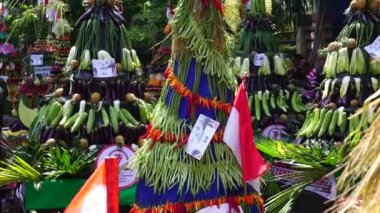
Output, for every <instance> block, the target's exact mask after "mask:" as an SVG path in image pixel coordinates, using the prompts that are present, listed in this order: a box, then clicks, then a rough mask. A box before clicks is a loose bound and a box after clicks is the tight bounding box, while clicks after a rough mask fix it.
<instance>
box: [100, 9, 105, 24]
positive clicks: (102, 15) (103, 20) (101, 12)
mask: <svg viewBox="0 0 380 213" xmlns="http://www.w3.org/2000/svg"><path fill="white" fill-rule="evenodd" d="M99 20H100V23H104V22H105V7H104V6H102V7H100V9H99Z"/></svg>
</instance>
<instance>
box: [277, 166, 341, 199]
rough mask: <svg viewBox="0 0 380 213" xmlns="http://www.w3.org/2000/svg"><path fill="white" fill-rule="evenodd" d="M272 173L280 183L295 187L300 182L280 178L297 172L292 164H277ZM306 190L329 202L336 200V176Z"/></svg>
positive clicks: (321, 180) (318, 182)
mask: <svg viewBox="0 0 380 213" xmlns="http://www.w3.org/2000/svg"><path fill="white" fill-rule="evenodd" d="M271 171H272V173H273V175H274V176H275V177H278V178H279V182H280V183H283V184H286V185H293V184H295V183H298V182H299V180H298V179H297V178H287V179H285V178H280V177H281V176H284V175H289V174H292V173H295V172H297V170H295V169H292V168H291V164H289V163H284V162H281V163H280V162H276V163H274V164H273V165H272V169H271ZM306 190H308V191H310V192H314V193H316V194H318V195H320V196H322V197H324V198H326V199H328V200H334V199H335V198H336V194H337V191H336V182H335V178H334V176H329V177H323V178H321V179H320V180H317V181H316V182H314V183H312V184H310V185H309V186H308V187H306Z"/></svg>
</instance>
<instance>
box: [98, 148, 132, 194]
mask: <svg viewBox="0 0 380 213" xmlns="http://www.w3.org/2000/svg"><path fill="white" fill-rule="evenodd" d="M134 155H135V153H134V152H133V150H132V149H130V148H129V147H127V146H123V147H119V146H117V145H112V146H108V147H106V148H104V149H103V150H101V151H100V153H99V155H98V157H97V161H96V166H99V165H100V164H101V163H102V162H103V160H104V159H106V158H107V157H117V158H118V161H119V188H120V189H127V188H130V187H131V186H133V185H134V184H135V183H136V182H137V179H136V171H135V170H130V169H129V168H128V163H129V159H131V158H132V157H133V156H134Z"/></svg>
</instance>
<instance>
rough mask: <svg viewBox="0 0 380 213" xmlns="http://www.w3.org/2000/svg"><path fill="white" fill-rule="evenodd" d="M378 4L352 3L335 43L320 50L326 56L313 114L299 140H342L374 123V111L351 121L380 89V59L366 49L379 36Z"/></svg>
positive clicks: (308, 117)
mask: <svg viewBox="0 0 380 213" xmlns="http://www.w3.org/2000/svg"><path fill="white" fill-rule="evenodd" d="M378 4H379V1H376V0H371V1H368V2H367V1H356V0H354V1H352V2H351V4H350V7H349V9H348V10H347V20H346V25H345V26H344V28H343V29H342V31H341V33H340V34H339V36H338V38H337V39H336V41H334V42H331V43H330V44H329V45H328V46H327V47H326V48H324V49H322V50H321V54H322V55H325V56H326V61H325V65H324V67H323V74H324V75H325V77H326V78H325V79H324V80H323V81H322V83H321V85H320V90H319V91H318V93H317V96H316V98H317V99H316V102H317V103H316V105H315V109H313V111H311V112H308V115H307V116H306V121H305V123H304V125H303V127H302V128H301V130H300V131H299V133H298V135H299V136H300V137H301V138H302V139H301V140H300V141H309V139H314V138H317V139H323V140H326V141H327V142H328V141H330V143H331V141H343V140H344V139H345V138H346V137H347V135H349V134H350V133H352V132H353V131H354V130H357V129H359V130H365V129H366V128H367V127H368V126H369V125H370V123H371V122H372V121H373V116H374V113H375V112H374V111H375V110H374V109H373V108H372V109H369V110H368V113H363V114H361V115H360V116H356V117H353V118H350V117H351V115H352V113H354V112H355V111H356V110H357V109H358V108H360V107H362V106H363V104H364V102H365V100H366V99H367V98H368V97H369V96H370V95H371V94H372V93H374V92H376V91H378V89H380V88H379V80H380V76H379V69H380V66H378V64H379V63H378V60H379V59H375V58H372V57H371V55H369V54H368V53H367V51H366V50H365V49H364V47H365V46H367V45H369V44H371V43H372V42H373V41H374V40H375V39H376V37H377V36H378V35H379V32H380V29H379V27H378V26H379V25H378V24H379V21H380V20H379V18H378V17H379V6H378Z"/></svg>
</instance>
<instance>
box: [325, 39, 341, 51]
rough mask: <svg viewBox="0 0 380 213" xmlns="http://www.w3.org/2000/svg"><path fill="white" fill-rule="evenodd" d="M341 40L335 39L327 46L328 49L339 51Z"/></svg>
mask: <svg viewBox="0 0 380 213" xmlns="http://www.w3.org/2000/svg"><path fill="white" fill-rule="evenodd" d="M339 46H340V45H339V42H337V41H334V42H331V43H330V44H329V45H328V46H327V49H328V50H329V51H337V50H339Z"/></svg>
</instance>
